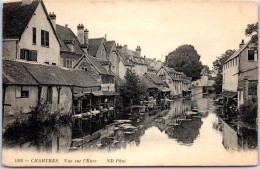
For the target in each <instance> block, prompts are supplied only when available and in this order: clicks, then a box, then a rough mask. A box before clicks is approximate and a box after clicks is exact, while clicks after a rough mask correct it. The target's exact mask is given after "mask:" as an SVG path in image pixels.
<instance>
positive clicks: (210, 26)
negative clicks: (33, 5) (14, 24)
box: [44, 0, 258, 68]
mask: <svg viewBox="0 0 260 169" xmlns="http://www.w3.org/2000/svg"><path fill="white" fill-rule="evenodd" d="M44 3H45V6H46V8H47V10H48V12H54V13H55V14H56V15H57V18H56V23H57V24H60V25H65V24H68V25H69V27H70V28H71V29H72V30H73V32H74V33H75V34H77V25H78V24H79V23H83V25H84V26H85V28H87V29H88V30H89V38H99V37H104V36H105V34H106V35H107V40H115V41H116V43H119V44H121V45H125V44H126V45H128V48H129V49H132V50H135V49H136V47H137V46H138V45H139V46H141V49H142V55H145V56H146V57H148V58H157V59H160V60H164V58H165V55H167V54H168V53H169V52H171V51H173V50H175V49H176V48H177V47H178V46H180V45H183V44H191V45H193V46H194V47H195V49H196V50H197V51H198V53H199V54H200V56H201V61H202V63H203V64H205V65H208V66H209V67H210V68H211V67H212V62H213V61H214V60H215V59H216V57H217V56H220V55H221V54H222V53H224V52H225V51H226V50H228V49H238V47H239V44H240V42H241V40H242V39H245V40H246V41H247V40H248V39H249V38H247V37H246V36H245V34H244V31H245V28H246V27H247V24H251V23H255V22H257V20H258V18H257V15H258V13H257V3H256V2H241V1H240V2H238V1H237V2H223V1H222V2H220V1H219V2H216V1H211V2H206V1H185V2H184V1H168V0H164V1H155V0H143V1H142V0H140V1H138V0H128V1H123V0H88V1H86V0H73V1H72V0H44Z"/></svg>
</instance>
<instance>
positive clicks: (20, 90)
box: [15, 86, 29, 98]
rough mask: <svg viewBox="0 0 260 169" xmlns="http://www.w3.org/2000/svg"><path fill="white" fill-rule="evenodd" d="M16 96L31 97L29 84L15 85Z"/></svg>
mask: <svg viewBox="0 0 260 169" xmlns="http://www.w3.org/2000/svg"><path fill="white" fill-rule="evenodd" d="M15 97H16V98H28V97H29V87H28V86H16V87H15Z"/></svg>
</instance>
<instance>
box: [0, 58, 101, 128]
mask: <svg viewBox="0 0 260 169" xmlns="http://www.w3.org/2000/svg"><path fill="white" fill-rule="evenodd" d="M2 77H3V99H2V100H3V105H2V106H3V117H4V119H6V120H4V121H5V125H7V124H8V123H11V122H12V120H14V118H15V116H16V115H17V114H21V115H24V116H26V115H27V114H28V113H30V112H31V111H32V110H33V108H36V107H37V106H38V105H43V104H47V105H48V107H49V108H50V110H49V111H50V113H54V112H59V113H60V114H66V115H70V114H73V113H75V110H74V108H73V98H75V97H77V95H79V94H82V93H83V94H84V93H90V92H95V91H100V89H101V86H100V84H99V83H98V82H97V81H96V80H95V79H94V78H93V77H92V75H90V73H88V72H86V71H85V70H67V69H63V68H60V67H58V66H52V65H45V64H39V63H34V64H32V63H27V62H21V61H11V60H3V71H2ZM5 125H4V126H5Z"/></svg>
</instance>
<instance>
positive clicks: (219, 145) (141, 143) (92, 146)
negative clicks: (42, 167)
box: [45, 95, 257, 165]
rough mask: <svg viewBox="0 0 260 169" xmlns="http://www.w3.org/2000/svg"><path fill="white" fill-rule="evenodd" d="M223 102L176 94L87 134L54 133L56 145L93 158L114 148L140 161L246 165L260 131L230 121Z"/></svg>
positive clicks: (66, 130) (113, 155) (115, 153)
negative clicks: (156, 107) (165, 104)
mask: <svg viewBox="0 0 260 169" xmlns="http://www.w3.org/2000/svg"><path fill="white" fill-rule="evenodd" d="M219 107H220V106H218V105H216V104H215V103H214V101H213V99H212V98H211V96H204V97H203V96H202V95H197V96H194V97H192V98H191V99H187V100H186V99H176V100H174V101H173V102H171V104H170V108H169V110H163V111H158V112H155V113H153V114H152V115H151V114H150V115H149V114H148V113H140V114H138V115H136V114H135V116H130V117H129V119H131V120H129V119H126V120H116V121H114V123H111V124H109V125H106V126H105V127H104V128H102V129H99V130H97V131H95V132H94V133H91V134H86V135H83V137H76V136H75V134H74V135H73V131H74V130H70V129H69V128H68V127H67V128H63V129H62V130H63V133H65V134H64V135H63V137H60V138H59V139H58V140H57V139H56V138H55V139H53V138H52V141H51V143H52V146H50V147H51V149H52V150H51V151H52V152H55V151H56V150H59V152H63V151H66V152H69V154H70V153H83V155H85V156H87V157H88V158H89V157H93V158H94V157H95V158H97V157H99V158H107V155H108V154H107V153H108V152H109V156H111V158H118V157H120V158H121V159H122V160H123V161H124V160H126V161H127V163H128V164H138V165H158V164H162V165H173V164H174V165H202V164H203V165H212V164H214V165H228V164H238V165H243V164H247V161H245V160H244V159H245V158H248V159H250V160H251V161H253V163H254V162H255V161H256V160H257V131H249V130H247V129H241V128H237V127H234V126H231V125H229V124H228V123H226V122H225V121H224V120H223V119H221V118H220V117H219V115H218V113H219V111H220V110H219ZM241 133H242V134H241ZM243 133H246V134H248V133H249V134H250V135H245V134H244V135H245V136H246V137H242V136H243ZM241 135H242V136H241ZM248 136H250V137H248ZM53 140H56V141H53ZM55 144H60V145H57V146H55ZM46 147H48V146H45V148H46ZM50 147H49V148H50ZM184 162H185V163H184ZM105 165H107V164H105ZM120 165H124V163H122V164H120Z"/></svg>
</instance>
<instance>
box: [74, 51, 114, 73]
mask: <svg viewBox="0 0 260 169" xmlns="http://www.w3.org/2000/svg"><path fill="white" fill-rule="evenodd" d="M84 60H87V62H90V64H91V65H93V67H94V68H95V69H96V70H97V71H98V72H99V73H100V74H105V75H112V74H110V73H109V72H108V71H107V70H106V69H105V68H104V67H103V66H102V65H101V63H100V62H99V61H98V59H97V58H95V57H92V56H87V55H83V56H82V57H81V58H80V59H79V60H78V61H77V63H76V64H75V65H74V68H76V67H78V65H80V63H81V62H82V61H84Z"/></svg>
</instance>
